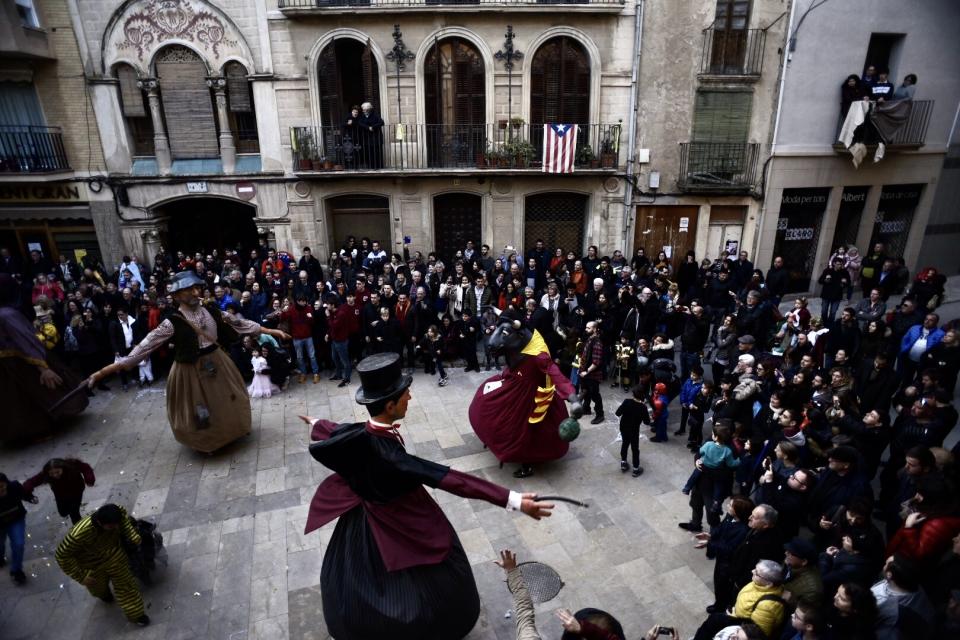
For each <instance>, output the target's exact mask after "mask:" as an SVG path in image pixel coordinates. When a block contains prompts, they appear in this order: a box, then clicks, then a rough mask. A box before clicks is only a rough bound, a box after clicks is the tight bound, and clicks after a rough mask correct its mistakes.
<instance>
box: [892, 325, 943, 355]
mask: <svg viewBox="0 0 960 640" xmlns="http://www.w3.org/2000/svg"><path fill="white" fill-rule="evenodd" d="M922 332H923V325H922V324H915V325H913V326H912V327H910V328H909V329H907V333H906V335H904V336H903V340H901V341H900V353H908V352H909V351H910V348H911V347H912V346H913V343H914V342H916V341H917V339H919V338H920V334H921V333H922ZM941 340H943V329H941V328H940V327H937V328H936V329H932V330H931V331H930V335H929V336H927V351H930V349H933V348H934V347H935V346H937V345H938V344H940V341H941Z"/></svg>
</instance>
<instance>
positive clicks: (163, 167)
mask: <svg viewBox="0 0 960 640" xmlns="http://www.w3.org/2000/svg"><path fill="white" fill-rule="evenodd" d="M137 86H138V87H140V89H142V90H143V91H146V92H147V102H148V103H149V104H150V120H152V121H153V155H154V156H156V158H157V171H158V173H159V174H160V175H162V176H168V175H170V165H171V159H170V141H169V139H167V130H166V129H164V128H163V114H161V113H160V93H159V89H160V82H159V81H158V80H157V79H156V78H140V79H139V80H137Z"/></svg>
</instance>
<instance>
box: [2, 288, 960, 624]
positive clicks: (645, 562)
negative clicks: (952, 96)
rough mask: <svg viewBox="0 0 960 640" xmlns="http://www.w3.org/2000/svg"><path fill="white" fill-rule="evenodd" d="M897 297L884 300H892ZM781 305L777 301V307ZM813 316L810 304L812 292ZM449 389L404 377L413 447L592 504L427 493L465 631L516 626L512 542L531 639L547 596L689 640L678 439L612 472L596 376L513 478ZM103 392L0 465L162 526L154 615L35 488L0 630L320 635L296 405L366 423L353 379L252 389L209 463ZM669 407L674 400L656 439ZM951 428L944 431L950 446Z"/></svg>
mask: <svg viewBox="0 0 960 640" xmlns="http://www.w3.org/2000/svg"><path fill="white" fill-rule="evenodd" d="M958 299H960V277H953V278H950V282H949V284H948V297H947V300H948V303H947V304H945V305H944V308H943V309H942V311H943V313H942V316H943V318H944V319H948V318H952V317H955V316H956V315H957V314H958V312H960V306H958V305H957V303H956V302H955V301H957V300H958ZM895 301H896V300H894V299H891V301H890V304H891V305H892V304H893V303H894V302H895ZM789 304H790V303H789V301H787V302H784V308H788V305H789ZM811 310H812V312H813V313H815V314H816V313H819V300H817V299H814V300H811ZM450 375H451V383H450V385H449V386H447V387H444V388H439V387H437V385H436V381H435V380H436V379H435V378H431V377H429V376H426V375H425V374H423V373H417V374H416V375H415V376H414V383H413V387H412V393H413V400H412V401H411V403H410V410H409V413H408V416H407V418H406V420H405V421H404V426H403V431H404V434H405V436H406V438H405V439H406V442H407V448H408V449H409V450H410V451H411V452H412V453H415V454H417V455H419V456H423V457H425V458H428V459H430V460H434V461H437V462H441V463H444V464H448V465H450V466H452V467H453V468H455V469H459V470H461V471H467V472H470V473H476V474H479V475H481V476H483V477H485V478H487V479H489V480H492V481H493V482H497V483H500V484H502V485H505V486H507V487H510V488H512V489H515V490H522V491H536V492H539V493H541V494H561V495H568V496H572V497H576V498H579V499H581V500H584V501H586V502H588V503H589V504H590V508H589V509H579V508H575V507H569V506H566V505H563V504H559V505H558V506H557V508H556V510H555V512H554V515H553V517H551V518H549V519H546V520H543V521H541V522H535V521H533V520H531V519H529V518H527V517H525V516H522V515H519V514H516V513H508V512H506V511H504V510H503V509H500V508H497V507H493V506H491V505H489V504H487V503H485V502H479V501H469V500H465V499H462V498H457V497H455V496H452V495H449V494H446V493H443V492H440V491H436V492H433V493H434V495H435V496H436V499H437V500H438V501H439V503H440V504H441V505H442V507H443V509H444V511H445V512H446V514H447V516H448V517H449V519H450V521H451V522H452V523H453V525H454V527H456V529H457V532H458V533H459V535H460V539H461V540H462V541H463V545H464V548H465V549H466V551H467V554H468V557H469V559H470V561H471V563H472V564H473V571H474V575H475V576H476V580H477V584H478V587H479V591H480V596H481V599H482V601H483V602H482V609H483V610H482V613H481V616H480V619H479V621H478V622H477V625H476V627H475V628H474V630H473V632H472V633H471V634H470V636H469V637H470V638H471V639H474V640H480V639H484V640H488V639H494V638H496V639H498V640H506V639H509V638H513V637H514V620H513V618H512V617H510V618H507V617H506V614H507V612H508V611H510V610H511V605H512V600H511V597H510V595H509V593H508V592H507V589H506V586H505V584H504V581H503V574H502V571H501V570H500V569H499V568H498V567H496V566H495V565H494V564H493V559H494V557H495V555H496V551H497V550H499V549H501V548H504V547H509V548H512V549H514V550H516V551H517V553H518V555H519V559H520V560H521V561H523V560H539V561H542V562H545V563H547V564H549V565H551V566H552V567H554V568H555V569H556V570H557V571H558V572H559V573H560V575H561V577H562V579H563V580H564V582H565V583H566V585H565V586H564V588H563V589H562V590H561V591H560V593H559V595H558V596H557V597H556V598H555V599H554V600H551V601H550V602H547V603H544V604H543V605H539V606H538V607H537V614H538V615H537V626H538V628H539V629H540V631H541V633H542V634H543V636H544V638H557V637H559V635H560V624H559V622H558V621H557V620H556V618H555V617H554V616H553V613H552V612H553V610H554V609H556V608H558V607H569V608H571V609H574V610H576V609H579V608H582V607H586V606H594V607H599V608H603V609H607V610H609V611H610V612H612V613H613V614H615V615H616V616H617V617H618V618H619V619H620V620H621V622H623V625H624V628H625V630H626V632H627V637H628V638H638V637H641V636H642V634H643V633H644V632H645V631H646V630H647V629H648V628H649V627H650V626H652V625H653V624H657V623H659V624H664V625H670V626H675V627H679V630H680V632H681V637H689V636H691V635H693V632H694V630H695V629H696V626H697V625H698V624H699V623H700V622H701V621H702V620H703V618H704V617H705V614H704V613H703V607H704V606H706V605H707V604H709V603H710V602H712V597H713V596H712V593H711V586H710V585H711V574H712V563H711V562H709V561H707V560H706V559H705V558H704V556H703V552H698V551H695V550H694V549H693V548H692V543H691V538H690V536H689V535H688V534H686V533H685V532H684V531H682V530H680V529H678V528H677V526H676V523H677V522H679V521H680V520H683V519H686V518H687V517H688V516H689V511H688V507H687V500H686V496H684V495H682V494H681V493H680V487H682V486H683V483H684V481H685V480H686V477H687V475H688V474H689V471H690V468H691V464H692V463H691V456H690V455H689V454H688V453H687V450H686V449H685V448H684V446H683V442H681V441H680V440H679V439H678V438H676V437H673V436H671V440H670V442H668V443H665V444H655V443H651V442H649V440H648V438H647V437H646V432H645V434H644V438H643V440H641V445H640V447H641V464H643V466H644V467H645V469H646V473H645V474H644V475H643V476H641V477H640V478H636V479H635V478H632V477H630V474H621V473H620V471H619V466H618V460H619V442H617V441H616V439H617V435H618V432H617V423H616V419H615V418H614V417H613V411H614V410H615V408H616V406H617V405H618V404H619V402H620V401H621V400H622V398H623V397H624V394H623V392H622V391H621V390H619V389H617V390H614V389H610V388H609V387H608V386H606V385H604V388H603V389H602V391H603V394H604V404H605V407H606V413H607V421H606V422H605V423H603V424H600V425H596V426H594V425H590V424H589V423H588V421H587V420H586V419H584V420H581V426H582V428H583V431H582V433H581V435H580V437H579V438H578V439H577V440H576V442H574V443H573V445H572V446H571V449H570V452H569V454H568V455H567V456H566V457H565V458H564V459H563V460H559V461H557V462H555V463H552V464H548V465H541V466H540V467H539V468H538V469H537V475H535V476H533V477H532V478H527V479H525V480H516V479H514V478H513V477H512V472H513V470H514V469H513V465H511V466H510V468H507V467H504V468H503V469H500V468H499V466H498V464H497V461H496V459H495V458H494V456H493V455H492V454H491V453H490V452H488V451H485V450H484V449H483V446H482V445H481V444H480V442H479V441H478V440H477V437H476V436H475V435H474V433H473V430H472V429H471V428H470V425H469V422H468V421H467V417H466V416H467V406H468V405H469V402H470V399H471V398H472V397H473V394H474V391H475V390H476V388H477V386H479V384H480V383H481V382H482V381H483V379H484V378H485V377H486V376H487V375H489V374H486V373H484V374H477V373H470V374H465V373H462V370H457V369H453V368H451V374H450ZM113 386H114V389H115V391H112V392H106V393H100V394H98V395H97V397H96V398H94V399H93V400H92V402H91V404H90V407H89V408H88V409H87V411H86V412H85V413H84V414H83V415H82V416H81V418H80V419H79V420H78V421H77V422H76V423H75V424H73V425H72V426H70V427H69V428H67V429H65V430H64V431H62V432H61V433H60V434H58V435H57V436H56V437H54V438H52V439H51V440H49V441H47V442H43V443H38V444H35V445H33V446H31V447H28V448H25V449H19V450H12V449H0V471H3V472H5V473H6V474H7V475H8V476H10V477H12V478H14V479H18V480H24V479H25V478H26V477H28V476H29V475H32V474H33V473H36V472H37V471H39V469H40V466H41V465H42V464H43V462H44V461H45V460H47V459H48V458H50V457H53V456H77V457H80V458H82V459H83V460H85V461H87V462H89V463H90V464H92V465H93V467H94V469H95V470H96V474H97V484H96V486H94V487H91V488H89V489H88V490H87V492H86V494H85V497H86V500H87V502H86V504H85V506H84V508H83V512H84V513H87V512H89V511H91V510H93V509H95V508H97V507H98V506H100V505H101V504H103V503H104V502H107V501H111V502H116V503H118V504H121V505H123V506H126V507H127V508H129V509H131V510H132V511H133V513H134V514H135V515H136V516H137V517H142V518H148V519H150V520H152V521H154V522H157V523H158V524H159V528H160V531H161V532H162V533H163V535H164V538H165V542H166V547H167V557H168V563H167V565H166V567H162V568H161V569H160V570H159V571H157V572H156V573H155V574H154V576H155V584H153V585H152V586H149V587H145V588H144V598H145V600H146V603H147V606H148V609H147V612H148V613H149V615H150V617H151V619H152V620H153V624H151V625H150V626H149V627H147V628H144V629H141V628H138V627H134V626H133V625H131V624H130V623H128V622H126V620H125V619H124V617H123V616H122V614H121V613H120V610H119V608H117V607H115V606H112V605H106V604H104V603H101V602H100V601H98V600H95V599H94V598H92V597H91V596H90V595H89V594H87V593H86V590H85V589H84V588H83V587H81V586H80V585H79V584H77V583H75V582H73V581H72V580H70V579H69V578H67V577H66V576H65V575H64V574H63V573H62V572H61V571H60V569H59V567H58V566H57V564H56V562H55V561H54V560H53V557H52V555H53V550H54V549H55V547H56V544H57V543H58V542H59V541H60V539H62V537H63V536H64V534H65V533H66V532H67V523H68V522H69V521H67V522H64V521H63V520H62V519H61V518H60V517H59V516H57V514H56V510H55V507H54V504H53V500H52V496H51V494H50V493H49V490H48V489H46V488H40V489H38V491H37V494H38V495H39V497H40V504H38V505H36V506H33V505H28V507H29V511H30V513H29V515H28V516H27V532H28V535H29V536H30V537H29V539H28V540H27V551H26V563H25V569H26V571H27V574H28V582H27V584H26V586H24V587H15V586H14V585H13V583H12V581H11V580H9V579H7V578H6V577H5V576H4V577H3V578H0V638H3V639H7V638H43V639H48V638H64V639H71V640H72V639H74V638H77V639H80V638H91V639H94V640H108V639H112V638H126V637H130V638H137V639H138V640H144V639H147V638H162V639H187V638H212V639H216V638H228V639H234V640H242V639H244V638H249V639H253V638H295V639H301V638H302V639H306V638H310V639H314V638H315V639H321V640H322V639H324V638H328V637H329V636H328V634H327V633H326V626H325V625H324V623H323V613H322V607H321V602H320V588H319V583H320V565H321V561H322V558H323V552H324V549H325V546H326V544H327V542H328V541H329V539H330V535H331V534H332V531H333V526H334V524H333V523H331V524H330V525H328V526H326V527H324V528H323V529H321V530H320V531H318V532H314V533H312V534H310V535H308V536H304V535H303V525H304V522H305V520H306V514H307V507H308V504H309V501H310V498H311V497H312V495H313V492H314V490H315V488H316V486H317V484H319V483H320V482H321V481H322V480H323V479H324V478H325V477H326V475H327V471H326V469H325V468H324V467H323V466H321V465H320V464H319V463H317V462H315V461H314V460H313V459H312V458H311V457H310V455H309V453H308V452H307V444H308V442H309V438H308V429H309V428H308V427H307V426H306V425H304V424H303V423H302V422H300V421H299V420H298V419H297V416H298V415H299V414H308V415H315V416H320V417H329V418H330V419H333V420H336V421H341V422H344V421H349V420H352V419H353V420H362V419H365V418H366V415H365V414H364V412H363V410H362V408H361V407H360V406H358V405H356V404H355V403H354V401H353V395H354V393H355V391H356V387H357V383H356V382H354V384H352V385H351V386H350V387H348V388H344V389H339V388H337V387H336V386H335V384H334V383H331V382H327V381H326V380H324V381H323V382H321V383H320V384H316V385H314V384H310V383H308V384H304V385H298V384H296V383H292V384H291V386H290V389H289V390H288V391H287V392H286V393H284V394H282V395H279V396H276V397H274V398H270V399H267V400H253V401H252V406H253V427H254V428H253V433H252V434H251V435H250V436H248V437H247V438H244V439H242V440H240V441H238V442H236V443H234V444H233V445H231V446H230V447H228V448H226V449H225V450H224V451H221V452H219V453H217V454H216V455H213V456H204V455H200V454H196V453H194V452H192V451H189V450H187V449H185V448H183V447H182V446H181V445H180V444H178V443H177V442H176V441H175V440H174V439H173V436H172V435H171V433H170V429H169V427H168V425H167V421H166V410H165V394H164V391H163V387H162V384H160V385H158V386H154V387H153V388H149V389H144V390H139V391H134V390H131V391H129V392H126V393H123V392H119V391H116V388H117V386H118V385H117V384H116V383H115V382H114V384H113ZM679 414H680V410H679V407H677V405H676V403H674V405H673V407H672V410H671V420H670V422H671V426H670V433H671V434H672V432H673V430H674V429H675V428H676V426H675V425H676V423H677V422H678V420H679ZM956 437H957V435H956V434H951V437H950V438H949V439H948V446H950V445H952V443H953V442H954V441H955V439H956Z"/></svg>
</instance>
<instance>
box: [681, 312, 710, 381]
mask: <svg viewBox="0 0 960 640" xmlns="http://www.w3.org/2000/svg"><path fill="white" fill-rule="evenodd" d="M685 316H686V317H685V320H684V323H683V333H682V335H683V345H682V351H681V353H680V377H681V378H682V379H683V380H686V379H687V378H689V377H690V369H691V368H692V367H693V366H694V365H698V364H700V354H701V353H702V352H703V348H704V347H705V346H706V344H707V338H709V336H710V320H709V319H708V318H707V314H706V313H705V312H704V310H703V307H702V306H700V302H699V301H698V300H694V301H693V302H691V303H690V308H689V309H688V310H687V312H686V313H685Z"/></svg>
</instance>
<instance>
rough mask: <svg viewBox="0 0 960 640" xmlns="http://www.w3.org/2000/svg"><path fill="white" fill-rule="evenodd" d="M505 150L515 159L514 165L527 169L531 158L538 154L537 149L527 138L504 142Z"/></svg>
mask: <svg viewBox="0 0 960 640" xmlns="http://www.w3.org/2000/svg"><path fill="white" fill-rule="evenodd" d="M503 151H504V153H505V154H506V156H507V158H508V159H510V160H512V161H513V166H515V167H517V168H518V169H525V168H526V167H529V166H530V160H532V159H533V156H535V155H536V154H537V150H536V149H535V148H534V147H533V145H532V144H530V143H529V142H527V141H526V140H511V141H510V142H507V143H504V145H503Z"/></svg>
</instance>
